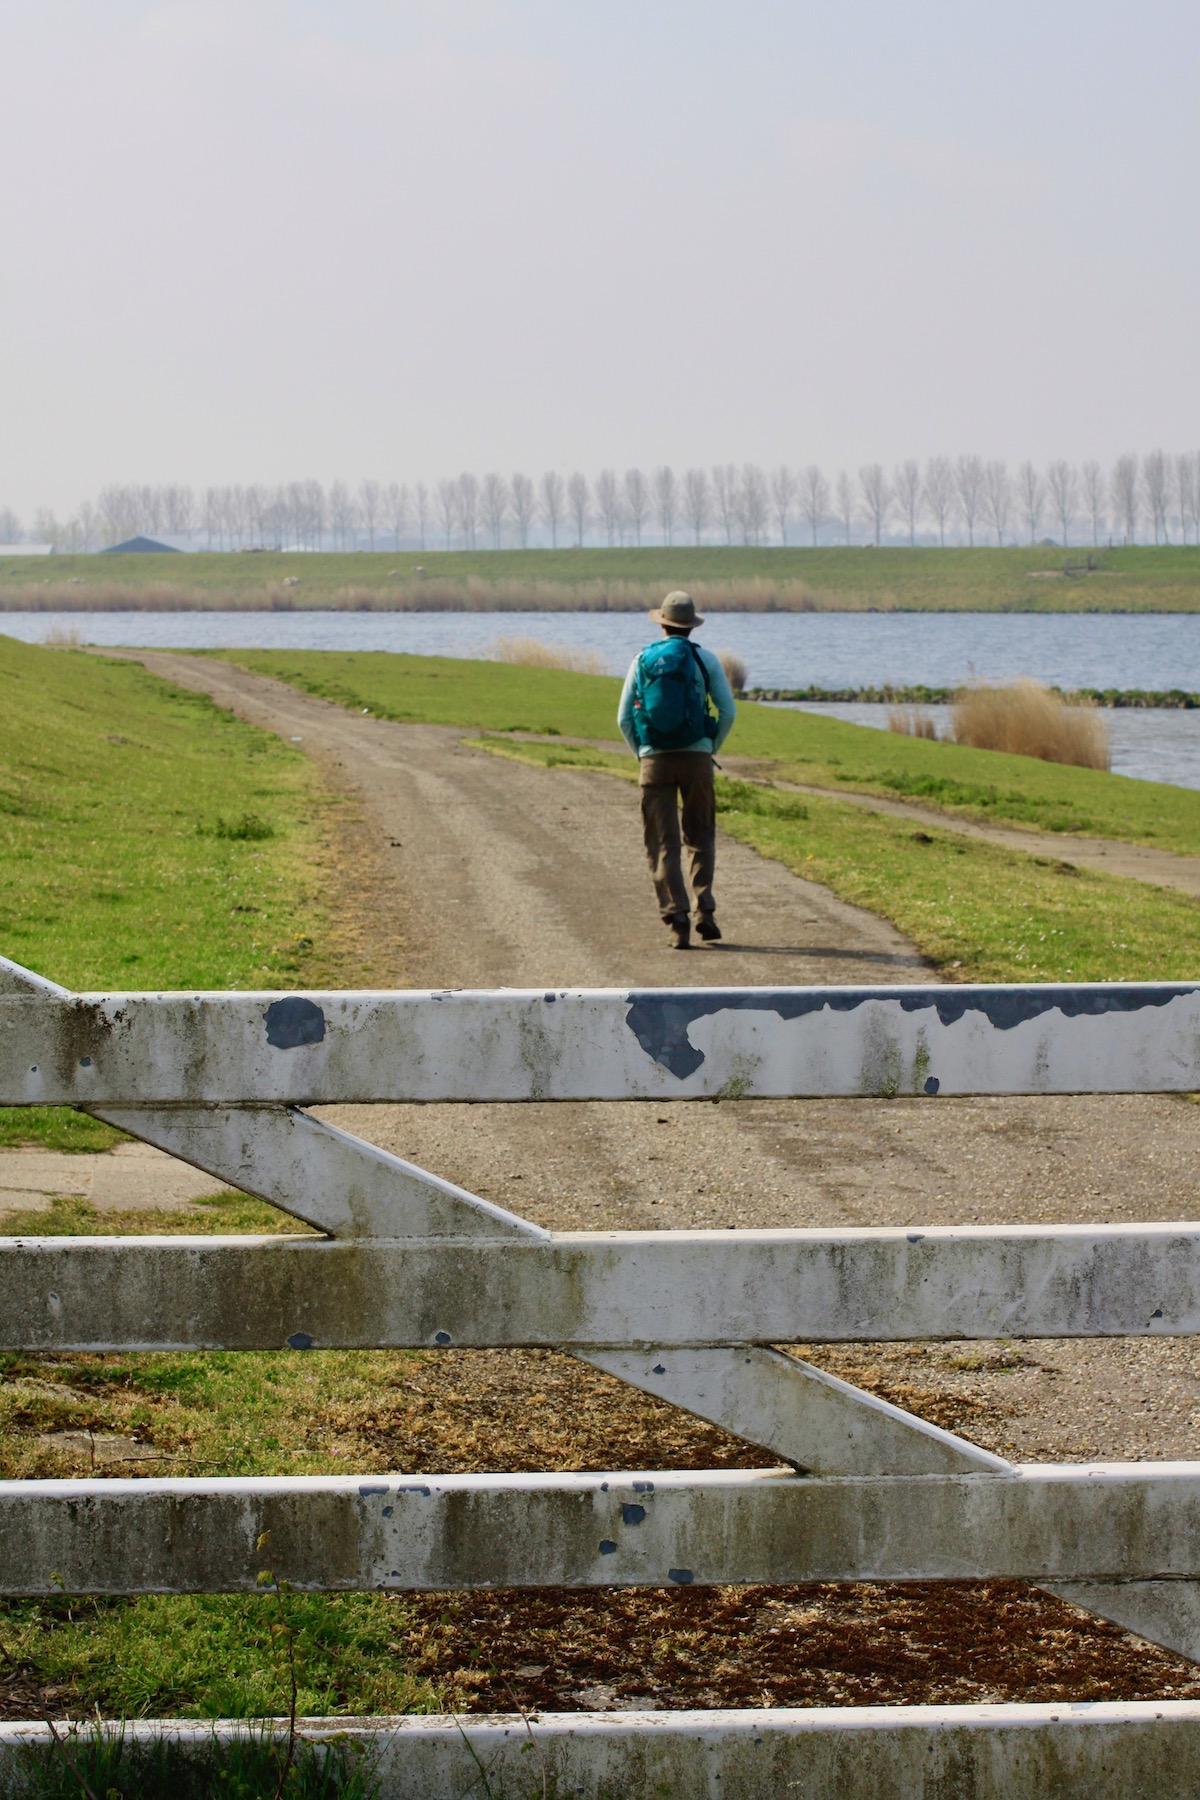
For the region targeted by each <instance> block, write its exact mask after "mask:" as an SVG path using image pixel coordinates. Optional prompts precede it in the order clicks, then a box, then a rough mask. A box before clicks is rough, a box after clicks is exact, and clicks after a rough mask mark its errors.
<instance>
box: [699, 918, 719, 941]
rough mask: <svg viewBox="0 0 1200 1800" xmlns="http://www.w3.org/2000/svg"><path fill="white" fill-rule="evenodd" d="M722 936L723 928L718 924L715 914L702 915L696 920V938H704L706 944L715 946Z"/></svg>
mask: <svg viewBox="0 0 1200 1800" xmlns="http://www.w3.org/2000/svg"><path fill="white" fill-rule="evenodd" d="M720 935H721V927H720V926H719V925H718V924H717V919H716V914H715V913H710V912H706V913H701V914H700V917H699V918H698V919H697V920H696V936H697V937H698V938H703V939H704V941H705V943H706V944H715V943H716V941H717V939H718V938H719V937H720Z"/></svg>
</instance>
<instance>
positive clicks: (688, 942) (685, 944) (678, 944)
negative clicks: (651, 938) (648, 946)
mask: <svg viewBox="0 0 1200 1800" xmlns="http://www.w3.org/2000/svg"><path fill="white" fill-rule="evenodd" d="M667 924H668V925H669V926H670V929H671V948H672V950H690V949H691V946H692V927H691V924H690V922H689V921H688V919H687V918H686V917H685V918H682V919H668V920H667Z"/></svg>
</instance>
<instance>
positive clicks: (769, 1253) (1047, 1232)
mask: <svg viewBox="0 0 1200 1800" xmlns="http://www.w3.org/2000/svg"><path fill="white" fill-rule="evenodd" d="M1193 1333H1200V1225H1190V1226H1183V1225H1111V1226H1104V1227H1087V1226H1068V1225H1059V1226H1032V1225H1031V1226H1023V1227H1022V1226H1010V1227H1007V1228H1004V1229H1001V1230H992V1229H989V1228H986V1227H960V1226H941V1227H936V1228H930V1229H929V1230H926V1231H907V1232H906V1231H902V1230H893V1229H879V1230H858V1231H838V1232H819V1231H741V1232H737V1233H736V1234H735V1233H726V1232H721V1231H711V1232H704V1231H698V1232H669V1231H662V1232H596V1233H586V1232H579V1233H563V1234H562V1235H560V1236H556V1237H553V1238H550V1239H548V1240H543V1241H537V1240H533V1241H528V1240H523V1239H516V1240H508V1241H503V1240H501V1241H497V1242H487V1241H483V1242H480V1241H478V1240H454V1239H445V1238H442V1239H434V1238H424V1239H408V1238H406V1239H393V1240H387V1239H373V1240H369V1241H366V1242H362V1241H359V1242H355V1241H353V1240H349V1241H347V1240H337V1241H330V1240H326V1239H312V1238H279V1237H268V1238H255V1237H232V1238H229V1237H226V1238H219V1237H143V1238H134V1237H120V1238H74V1239H72V1238H26V1239H22V1238H3V1239H0V1348H4V1349H25V1350H51V1349H54V1350H102V1349H121V1348H123V1349H131V1350H132V1349H141V1350H168V1349H231V1350H253V1349H279V1348H282V1347H283V1346H284V1345H290V1346H291V1347H292V1348H293V1349H306V1350H307V1349H310V1348H314V1347H315V1348H329V1349H335V1348H351V1349H390V1348H402V1347H403V1348H422V1347H425V1346H441V1347H448V1346H450V1345H454V1346H456V1347H459V1348H467V1347H470V1348H485V1347H489V1346H499V1345H562V1346H567V1347H573V1348H583V1349H586V1348H599V1347H612V1348H623V1347H626V1346H633V1345H639V1344H648V1345H661V1346H668V1345H711V1344H742V1343H747V1344H748V1343H798V1342H803V1341H806V1340H807V1341H825V1342H833V1341H839V1340H840V1341H843V1342H845V1341H850V1342H855V1341H861V1340H864V1339H873V1340H882V1341H888V1340H896V1339H904V1338H993V1337H1111V1336H1144V1335H1156V1336H1157V1335H1163V1334H1193Z"/></svg>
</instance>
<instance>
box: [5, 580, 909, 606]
mask: <svg viewBox="0 0 1200 1800" xmlns="http://www.w3.org/2000/svg"><path fill="white" fill-rule="evenodd" d="M662 591H663V590H662V582H661V581H654V582H650V581H645V582H643V581H581V582H566V581H497V582H488V581H483V580H480V579H479V578H477V577H471V578H469V579H467V580H465V581H463V580H436V579H434V578H430V579H428V580H406V581H404V582H397V583H396V584H395V585H393V586H379V587H363V586H352V587H340V588H335V589H334V590H333V591H332V592H329V591H327V590H326V589H324V588H322V587H319V586H313V587H311V588H309V589H308V590H307V591H306V588H305V582H304V577H303V576H294V577H288V578H287V579H285V580H284V581H280V582H268V583H265V584H264V585H262V586H261V587H232V586H230V587H222V586H219V585H212V586H208V585H205V586H202V587H201V586H192V585H190V584H189V583H186V582H181V581H180V582H176V581H153V582H145V583H143V582H132V581H129V582H125V581H97V582H92V581H87V580H84V579H82V578H80V577H75V578H72V579H71V580H70V581H54V580H50V579H46V580H42V581H19V582H18V581H14V582H7V583H5V585H4V586H3V588H0V612H301V611H319V612H328V611H335V612H435V613H436V612H500V613H504V612H547V613H555V612H620V613H636V612H645V611H648V610H649V609H650V608H651V607H652V606H657V605H658V604H659V602H660V601H661V599H662ZM688 591H689V592H690V593H691V595H692V597H693V599H694V600H695V602H696V605H697V607H698V608H699V609H700V610H701V611H705V610H707V611H709V612H721V611H724V612H824V611H829V612H834V611H837V612H845V611H858V612H867V611H874V612H894V611H895V610H896V599H895V596H894V595H887V594H884V595H879V594H875V595H868V594H865V593H864V594H861V595H858V596H847V595H845V594H841V595H838V596H837V598H836V601H835V599H834V596H832V595H830V596H828V597H827V598H825V599H819V598H818V597H817V596H815V595H814V594H813V593H812V591H811V589H810V588H809V587H808V586H807V585H806V583H804V582H803V581H768V580H749V581H737V582H713V583H701V582H696V583H693V584H692V586H691V587H690V588H689V590H688Z"/></svg>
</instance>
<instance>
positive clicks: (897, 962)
mask: <svg viewBox="0 0 1200 1800" xmlns="http://www.w3.org/2000/svg"><path fill="white" fill-rule="evenodd" d="M699 947H700V946H697V948H699ZM703 948H704V950H705V951H706V952H707V953H708V954H709V955H712V954H713V952H714V951H715V952H716V954H717V955H718V956H719V955H721V954H722V952H724V953H725V954H726V955H728V954H730V953H731V952H733V951H736V952H737V953H738V955H739V956H809V957H818V958H820V957H825V958H828V960H829V961H830V962H869V963H888V964H890V965H891V966H892V967H893V968H896V969H927V968H928V967H929V964H928V963H927V962H926V961H925V958H924V957H923V956H921V955H919V954H917V953H916V952H913V951H906V950H894V951H881V950H842V949H839V948H838V947H836V946H835V945H827V944H735V943H732V942H731V941H730V940H729V939H728V938H723V939H722V940H721V942H720V943H719V944H705V945H704V946H703Z"/></svg>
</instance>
